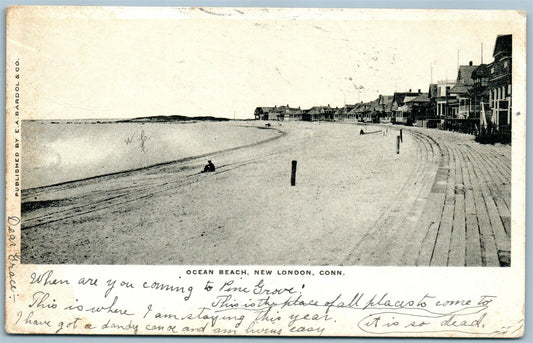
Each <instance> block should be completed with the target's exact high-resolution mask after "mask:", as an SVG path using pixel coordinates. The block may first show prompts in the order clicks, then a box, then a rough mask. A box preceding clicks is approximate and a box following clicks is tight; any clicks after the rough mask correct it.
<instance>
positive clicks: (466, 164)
mask: <svg viewBox="0 0 533 343" xmlns="http://www.w3.org/2000/svg"><path fill="white" fill-rule="evenodd" d="M403 131H404V132H408V133H409V134H410V135H409V136H410V138H411V139H414V140H416V141H417V142H418V158H419V160H420V163H419V165H418V168H416V170H413V172H412V175H411V177H410V178H409V180H408V181H407V182H406V184H404V186H403V187H402V189H401V190H400V191H399V193H398V195H397V197H396V199H395V200H394V201H393V203H392V205H391V206H390V207H389V208H388V210H387V211H386V212H385V213H384V214H383V215H382V216H381V217H380V219H379V220H378V221H377V222H376V223H375V225H374V226H373V227H372V228H371V229H370V230H369V231H368V232H367V233H366V234H365V235H364V236H363V238H362V239H361V240H360V241H359V242H357V244H356V246H355V247H354V249H353V250H352V251H351V252H350V254H349V255H348V256H347V258H346V261H345V264H347V265H353V264H355V265H378V266H379V265H407V266H412V265H417V266H509V265H510V263H511V261H510V256H511V254H510V252H511V149H510V147H501V146H500V147H495V146H491V145H481V144H478V143H476V142H475V141H474V139H473V137H472V136H469V135H464V134H459V133H454V132H445V131H440V130H427V129H420V128H403ZM404 136H405V135H404Z"/></svg>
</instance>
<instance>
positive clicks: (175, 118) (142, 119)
mask: <svg viewBox="0 0 533 343" xmlns="http://www.w3.org/2000/svg"><path fill="white" fill-rule="evenodd" d="M191 120H205V121H229V119H228V118H216V117H211V116H199V117H186V116H178V115H172V116H151V117H138V118H132V119H123V120H118V121H117V122H118V123H132V122H156V123H166V122H175V121H191Z"/></svg>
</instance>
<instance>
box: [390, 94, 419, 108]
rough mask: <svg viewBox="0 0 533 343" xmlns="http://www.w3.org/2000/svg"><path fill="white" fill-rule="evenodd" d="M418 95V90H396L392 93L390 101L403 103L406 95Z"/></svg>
mask: <svg viewBox="0 0 533 343" xmlns="http://www.w3.org/2000/svg"><path fill="white" fill-rule="evenodd" d="M418 95H419V93H418V92H396V93H394V95H393V100H392V101H394V102H396V103H397V104H398V105H403V104H404V102H405V98H406V97H408V96H410V97H417V96H418Z"/></svg>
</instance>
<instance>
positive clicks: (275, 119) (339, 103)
mask: <svg viewBox="0 0 533 343" xmlns="http://www.w3.org/2000/svg"><path fill="white" fill-rule="evenodd" d="M205 11H207V10H205ZM265 11H268V10H265ZM226 12H227V11H226ZM235 13H236V14H237V15H238V14H239V13H238V11H235ZM217 15H218V14H217V13H214V14H213V16H214V17H215V18H216V16H217ZM224 15H226V14H224ZM206 20H207V21H209V23H210V24H211V20H210V19H205V20H166V21H162V22H161V23H159V22H157V23H154V21H153V20H142V19H140V20H128V21H117V22H113V30H111V31H107V33H106V35H100V34H99V33H100V32H101V31H100V30H103V29H104V28H105V26H106V25H109V23H108V22H106V21H102V22H97V23H93V22H82V23H79V21H77V20H70V21H69V19H68V18H65V19H63V20H61V21H58V22H52V23H50V24H49V25H48V26H47V27H46V28H43V27H42V26H41V25H40V23H39V22H35V23H33V25H28V26H27V27H26V30H27V31H28V33H27V34H28V36H31V37H35V36H36V35H38V36H39V39H37V40H36V41H34V43H33V47H31V48H33V49H35V52H34V56H33V57H34V58H35V60H30V61H28V63H29V65H27V66H26V68H31V67H33V65H31V63H33V61H35V62H37V61H39V63H40V65H39V68H38V69H36V73H38V74H39V75H42V76H43V77H46V80H47V82H48V84H43V85H42V86H41V87H39V88H38V89H37V90H36V94H35V98H33V99H34V100H35V105H34V106H35V111H32V113H31V117H30V118H31V119H30V118H28V119H23V120H22V123H21V132H22V145H21V146H22V159H21V165H22V166H24V167H23V169H22V173H21V214H22V217H21V229H22V233H21V244H22V251H21V256H22V263H36V264H39V263H50V264H60V263H66V264H171V265H174V264H232V265H235V264H245V265H262V264H267V265H393V266H395V265H396V266H402V265H406V266H419V265H421V266H427V265H431V266H509V265H510V263H511V259H510V257H511V256H510V253H511V244H510V237H511V211H510V209H511V148H512V144H511V130H512V125H511V113H512V99H513V97H512V82H511V80H512V47H513V45H512V43H513V39H512V34H510V33H509V32H511V29H510V28H508V27H506V23H501V24H500V25H491V26H482V27H479V25H478V23H473V24H474V25H475V26H476V30H471V29H470V27H465V26H464V25H456V27H449V26H448V23H447V22H445V21H443V22H436V23H435V22H428V23H427V24H426V25H425V26H422V25H423V22H422V23H420V22H407V21H404V22H396V23H392V22H391V23H383V22H382V21H372V20H365V21H355V20H354V21H342V20H328V19H327V18H324V20H320V21H318V22H316V21H305V20H304V21H292V20H291V18H286V19H285V18H284V19H281V20H261V19H260V18H257V19H255V20H247V21H244V22H239V23H238V24H236V25H231V26H223V25H216V19H215V20H214V21H215V25H206ZM66 24H67V25H68V24H71V25H73V26H74V25H75V26H76V27H77V30H74V29H72V30H70V29H65V28H64V26H63V25H66ZM79 25H82V27H80V26H79ZM83 25H85V26H83ZM474 25H472V28H474ZM421 27H423V29H421ZM72 28H74V27H72ZM134 28H135V30H137V31H139V32H141V34H139V35H130V34H129V33H130V32H131V30H132V29H134ZM79 30H84V33H85V36H84V39H83V40H80V39H79V37H78V31H79ZM243 31H244V32H247V35H248V36H252V37H254V39H246V38H244V37H243V38H241V39H238V40H235V36H236V34H237V33H238V32H243ZM185 32H194V34H191V35H186V34H185ZM440 32H446V35H445V36H441V35H439V33H440ZM58 35H59V37H58ZM22 38H23V37H22ZM52 40H53V41H54V42H55V41H61V42H72V43H71V44H65V45H62V46H61V49H57V48H56V47H55V46H54V45H53V44H52V43H53V42H52ZM261 42H269V44H268V45H265V44H262V43H261ZM28 48H29V47H28ZM59 55H61V56H59ZM43 61H44V64H43ZM35 67H36V66H35ZM75 75H78V76H75ZM67 76H68V77H67ZM124 89H127V95H125V94H124ZM37 91H38V92H37ZM52 242H53V244H51V243H52Z"/></svg>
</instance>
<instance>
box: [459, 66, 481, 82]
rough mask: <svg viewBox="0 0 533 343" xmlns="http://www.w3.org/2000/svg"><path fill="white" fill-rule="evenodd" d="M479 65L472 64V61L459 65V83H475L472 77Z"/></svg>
mask: <svg viewBox="0 0 533 343" xmlns="http://www.w3.org/2000/svg"><path fill="white" fill-rule="evenodd" d="M477 67H478V66H475V65H472V62H470V64H469V65H466V66H459V71H458V72H457V83H462V84H464V85H467V86H471V85H473V84H474V80H473V79H472V72H473V71H474V70H475V69H476V68H477Z"/></svg>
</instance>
